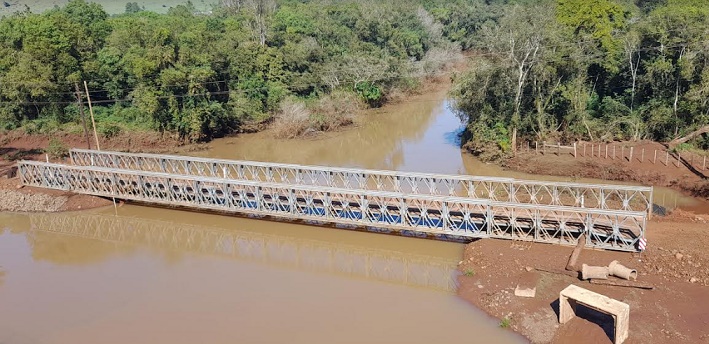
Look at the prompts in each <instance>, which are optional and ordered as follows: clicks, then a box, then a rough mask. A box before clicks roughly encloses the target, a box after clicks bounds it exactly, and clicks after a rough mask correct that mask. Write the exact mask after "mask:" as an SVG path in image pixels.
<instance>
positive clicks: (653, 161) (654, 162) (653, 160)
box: [652, 149, 657, 165]
mask: <svg viewBox="0 0 709 344" xmlns="http://www.w3.org/2000/svg"><path fill="white" fill-rule="evenodd" d="M652 164H653V165H655V164H657V149H655V157H654V158H652Z"/></svg>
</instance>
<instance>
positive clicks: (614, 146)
mask: <svg viewBox="0 0 709 344" xmlns="http://www.w3.org/2000/svg"><path fill="white" fill-rule="evenodd" d="M613 160H615V145H613Z"/></svg>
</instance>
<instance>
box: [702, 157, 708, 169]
mask: <svg viewBox="0 0 709 344" xmlns="http://www.w3.org/2000/svg"><path fill="white" fill-rule="evenodd" d="M702 169H703V170H706V169H707V157H706V156H704V167H703V168H702Z"/></svg>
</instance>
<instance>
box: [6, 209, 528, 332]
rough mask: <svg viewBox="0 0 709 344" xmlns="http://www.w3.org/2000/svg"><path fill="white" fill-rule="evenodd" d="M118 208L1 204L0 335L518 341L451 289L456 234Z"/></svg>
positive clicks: (458, 250) (457, 250) (457, 252)
mask: <svg viewBox="0 0 709 344" xmlns="http://www.w3.org/2000/svg"><path fill="white" fill-rule="evenodd" d="M113 211H114V210H113V209H112V208H110V209H103V210H97V211H91V212H81V213H68V214H60V215H49V214H47V215H11V216H9V218H8V217H5V218H3V217H2V216H3V215H2V214H0V221H1V220H5V219H8V220H9V221H7V222H6V223H5V222H3V225H7V226H8V227H10V229H11V230H10V231H9V232H8V231H5V233H4V234H0V264H1V265H2V266H3V267H4V268H5V270H6V271H7V276H6V279H5V282H4V283H3V284H2V285H0V309H1V311H0V343H71V344H74V343H107V344H112V343H171V344H175V343H199V342H204V343H285V342H287V343H304V344H305V343H308V344H310V343H363V342H376V343H407V344H416V343H421V344H423V343H433V342H441V343H451V342H460V341H461V340H463V341H464V340H465V338H467V336H468V335H469V333H470V331H474V332H475V335H476V338H478V339H480V340H482V341H484V342H486V343H516V342H521V340H520V339H519V337H517V336H516V335H514V334H512V333H511V332H509V331H504V330H501V329H499V328H497V326H496V323H495V321H493V320H491V319H489V318H487V317H485V316H484V315H482V314H481V313H480V312H479V311H477V310H475V309H474V308H472V307H471V306H470V305H467V304H466V303H464V302H462V301H461V300H459V299H457V297H456V296H455V295H454V294H453V293H451V292H450V290H451V288H452V287H453V286H452V285H451V284H450V282H451V279H450V278H451V274H452V269H453V268H454V265H455V263H456V262H457V261H458V259H459V257H460V254H461V249H462V245H460V244H455V243H446V242H436V241H429V240H420V239H412V238H403V237H395V236H383V235H378V234H372V233H367V232H352V231H345V230H337V229H329V228H322V227H309V226H302V225H296V224H288V223H277V222H276V223H274V222H268V221H258V220H251V219H243V218H233V217H227V216H216V215H207V214H199V213H189V212H184V211H175V210H165V209H155V208H147V207H138V206H124V207H120V208H119V209H118V216H114V215H111V214H113ZM205 224H208V225H205ZM382 282H386V283H382ZM422 322H423V323H426V324H427V325H426V326H420V324H421V323H422ZM461 329H465V330H464V331H463V330H461Z"/></svg>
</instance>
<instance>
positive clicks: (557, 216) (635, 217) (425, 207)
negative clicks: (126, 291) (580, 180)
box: [19, 162, 646, 251]
mask: <svg viewBox="0 0 709 344" xmlns="http://www.w3.org/2000/svg"><path fill="white" fill-rule="evenodd" d="M19 173H20V177H21V179H22V182H23V183H24V184H26V185H31V186H38V187H44V188H53V189H60V190H71V191H74V192H78V193H86V194H92V195H98V196H104V197H117V198H120V199H126V200H133V201H140V202H148V203H155V204H163V205H169V206H184V207H191V208H199V209H211V210H218V211H223V212H231V213H239V214H253V215H260V216H276V217H283V218H288V219H300V220H306V221H317V222H322V223H333V224H339V225H348V226H355V227H357V226H359V227H375V228H386V229H391V230H399V231H406V230H409V231H415V232H418V233H427V234H428V235H433V236H439V237H465V238H487V237H491V238H503V239H513V240H524V241H535V242H547V243H557V244H562V245H576V243H577V241H578V238H579V236H580V235H581V234H586V235H587V237H588V238H589V240H587V245H588V246H589V247H597V248H604V249H613V250H623V251H636V250H637V242H638V239H639V238H641V237H644V231H645V225H646V214H645V213H644V212H630V211H611V210H598V209H583V208H574V207H565V206H548V205H534V204H520V203H509V202H497V201H490V200H484V199H470V198H461V197H453V196H440V195H407V194H402V193H392V192H382V191H370V190H348V189H340V188H332V187H321V186H307V185H286V184H277V183H265V182H254V181H247V180H229V179H224V178H207V177H195V176H187V175H176V174H166V173H157V172H146V171H129V170H118V169H109V168H100V167H77V166H67V165H58V164H49V163H41V162H22V163H20V164H19Z"/></svg>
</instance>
